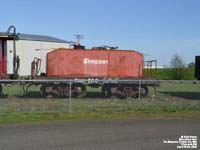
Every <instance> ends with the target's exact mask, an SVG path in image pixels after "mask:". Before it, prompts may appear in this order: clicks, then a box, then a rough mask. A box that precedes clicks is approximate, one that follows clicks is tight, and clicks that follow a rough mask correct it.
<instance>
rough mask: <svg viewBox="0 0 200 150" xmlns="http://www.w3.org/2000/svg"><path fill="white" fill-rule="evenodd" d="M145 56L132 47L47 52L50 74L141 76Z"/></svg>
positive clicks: (99, 76)
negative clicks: (127, 48) (130, 48)
mask: <svg viewBox="0 0 200 150" xmlns="http://www.w3.org/2000/svg"><path fill="white" fill-rule="evenodd" d="M143 62H144V57H143V55H142V54H141V53H139V52H136V51H131V50H129V51H128V50H73V49H57V50H54V51H52V52H49V53H48V54H47V75H48V76H49V77H80V78H89V77H95V78H96V77H98V78H101V77H102V78H104V77H106V78H111V77H112V78H141V77H143V69H144V66H143V64H144V63H143Z"/></svg>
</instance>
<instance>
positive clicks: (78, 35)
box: [75, 34, 84, 45]
mask: <svg viewBox="0 0 200 150" xmlns="http://www.w3.org/2000/svg"><path fill="white" fill-rule="evenodd" d="M75 37H76V39H77V45H80V40H81V39H84V36H83V35H80V34H77V35H75Z"/></svg>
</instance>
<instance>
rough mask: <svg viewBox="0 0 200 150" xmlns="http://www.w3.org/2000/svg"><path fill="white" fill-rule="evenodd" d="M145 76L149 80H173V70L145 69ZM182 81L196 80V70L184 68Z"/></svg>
mask: <svg viewBox="0 0 200 150" xmlns="http://www.w3.org/2000/svg"><path fill="white" fill-rule="evenodd" d="M145 76H146V77H147V78H156V79H160V80H172V76H173V75H172V69H169V68H163V69H152V70H147V69H145ZM182 80H195V77H194V68H184V69H183V77H182Z"/></svg>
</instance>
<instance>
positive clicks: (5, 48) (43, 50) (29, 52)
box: [0, 33, 70, 76]
mask: <svg viewBox="0 0 200 150" xmlns="http://www.w3.org/2000/svg"><path fill="white" fill-rule="evenodd" d="M16 36H17V40H16V56H18V57H19V59H20V66H19V71H18V74H19V75H20V76H30V75H31V62H32V61H33V60H34V58H39V59H41V68H40V73H45V72H46V55H47V53H48V52H50V51H52V50H54V49H57V48H69V47H70V44H69V42H67V41H65V40H61V39H58V38H55V37H51V36H45V35H32V34H16ZM13 49H14V47H13V39H12V38H10V37H9V35H7V34H5V33H0V75H2V74H13V55H14V50H13Z"/></svg>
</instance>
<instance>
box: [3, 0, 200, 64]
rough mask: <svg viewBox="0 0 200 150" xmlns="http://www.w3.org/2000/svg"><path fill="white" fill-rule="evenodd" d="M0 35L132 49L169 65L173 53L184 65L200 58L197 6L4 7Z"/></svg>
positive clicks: (77, 3) (13, 3) (118, 2)
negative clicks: (11, 30) (13, 30)
mask: <svg viewBox="0 0 200 150" xmlns="http://www.w3.org/2000/svg"><path fill="white" fill-rule="evenodd" d="M0 5H1V9H0V18H1V19H0V31H4V30H7V28H8V26H9V25H15V26H16V27H17V32H20V33H30V34H44V35H51V36H55V37H58V38H62V39H65V40H68V41H71V40H75V39H74V35H75V34H82V35H84V36H85V39H84V40H82V44H84V45H86V46H87V47H88V48H90V47H92V46H101V45H110V46H118V47H119V48H120V49H134V50H137V51H139V52H142V53H144V54H145V59H146V60H150V59H157V60H158V63H159V65H168V64H169V61H170V59H171V57H172V55H174V54H175V53H177V54H178V55H180V56H182V57H183V59H184V61H185V63H186V64H187V63H189V62H192V61H194V56H195V55H200V9H199V6H200V1H199V0H73V1H72V0H9V1H1V4H0ZM3 6H4V7H3Z"/></svg>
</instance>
